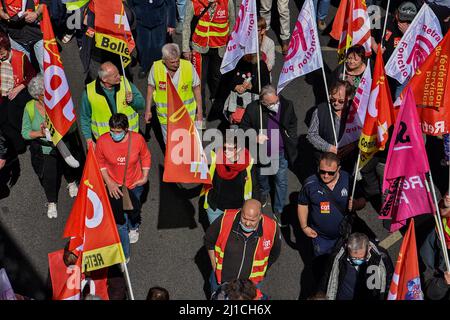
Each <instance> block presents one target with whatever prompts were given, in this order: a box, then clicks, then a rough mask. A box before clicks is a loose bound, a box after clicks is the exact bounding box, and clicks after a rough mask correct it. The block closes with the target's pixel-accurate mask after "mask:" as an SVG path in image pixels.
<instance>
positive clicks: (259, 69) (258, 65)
mask: <svg viewBox="0 0 450 320" xmlns="http://www.w3.org/2000/svg"><path fill="white" fill-rule="evenodd" d="M250 1H252V0H250ZM254 6H255V7H256V0H255V4H254ZM257 25H258V24H257V23H256V59H257V61H256V63H257V68H258V93H259V94H261V65H260V62H259V56H260V55H259V37H258V26H257ZM258 101H259V125H260V129H259V133H260V134H261V133H262V128H263V123H262V107H261V99H258Z"/></svg>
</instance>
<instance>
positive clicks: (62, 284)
mask: <svg viewBox="0 0 450 320" xmlns="http://www.w3.org/2000/svg"><path fill="white" fill-rule="evenodd" d="M63 256H64V249H61V250H58V251H55V252H51V253H49V254H48V266H49V270H50V279H51V281H52V291H53V296H52V300H80V299H81V297H80V296H81V286H82V285H83V284H84V283H86V281H87V280H89V278H90V280H91V281H89V282H90V289H91V293H92V294H95V295H96V296H99V297H100V298H102V300H109V295H108V286H107V281H108V279H107V274H108V268H104V269H100V270H96V271H94V272H91V276H90V277H89V278H88V279H86V277H85V275H84V274H82V275H81V279H80V273H81V266H71V267H67V266H66V265H65V264H64V260H63ZM80 261H81V260H80ZM84 280H86V281H84Z"/></svg>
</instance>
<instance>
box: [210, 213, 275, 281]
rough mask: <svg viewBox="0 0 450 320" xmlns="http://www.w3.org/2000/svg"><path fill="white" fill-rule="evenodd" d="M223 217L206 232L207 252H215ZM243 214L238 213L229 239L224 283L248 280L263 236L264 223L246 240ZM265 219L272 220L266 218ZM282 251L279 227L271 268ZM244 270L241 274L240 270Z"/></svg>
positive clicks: (224, 260)
mask: <svg viewBox="0 0 450 320" xmlns="http://www.w3.org/2000/svg"><path fill="white" fill-rule="evenodd" d="M222 219H223V215H222V216H220V217H219V218H217V219H216V220H215V221H214V222H213V224H212V225H211V226H210V227H209V228H208V230H206V234H205V237H204V240H205V247H206V249H207V250H214V247H215V245H216V241H217V239H218V237H219V234H220V229H221V225H222ZM240 219H241V214H240V213H238V214H237V215H236V218H235V220H234V223H233V227H232V229H231V232H230V236H229V237H228V242H227V246H226V247H225V252H224V258H223V268H222V283H223V282H228V281H231V280H234V279H248V278H249V277H250V274H251V270H252V264H253V256H254V254H255V250H256V245H257V243H258V239H259V238H260V237H262V235H263V228H262V223H260V224H259V226H258V230H256V231H255V232H254V233H253V234H252V235H251V236H250V237H249V238H246V237H245V235H244V234H243V233H242V230H241V227H240V226H239V221H240ZM264 219H270V218H269V217H268V216H264ZM280 251H281V235H280V229H279V228H278V226H277V231H276V235H275V240H274V243H273V246H272V250H271V251H270V256H269V266H268V267H270V266H271V265H272V264H273V263H274V262H275V261H276V260H277V259H278V257H279V255H280ZM241 265H242V270H241V272H240V273H239V270H240V269H241Z"/></svg>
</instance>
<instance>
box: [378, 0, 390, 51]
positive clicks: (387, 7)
mask: <svg viewBox="0 0 450 320" xmlns="http://www.w3.org/2000/svg"><path fill="white" fill-rule="evenodd" d="M390 5H391V0H388V3H387V6H386V16H385V17H384V27H383V33H382V34H381V41H380V45H381V47H382V48H383V39H384V35H385V34H386V26H387V19H388V13H389V7H390Z"/></svg>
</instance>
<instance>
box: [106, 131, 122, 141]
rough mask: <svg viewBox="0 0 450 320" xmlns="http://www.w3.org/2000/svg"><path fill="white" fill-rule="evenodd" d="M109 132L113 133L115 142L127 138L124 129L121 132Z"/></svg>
mask: <svg viewBox="0 0 450 320" xmlns="http://www.w3.org/2000/svg"><path fill="white" fill-rule="evenodd" d="M109 134H110V135H111V138H112V139H113V140H114V142H120V141H122V140H123V138H125V134H126V132H125V131H122V132H121V133H115V132H112V131H110V132H109Z"/></svg>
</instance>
